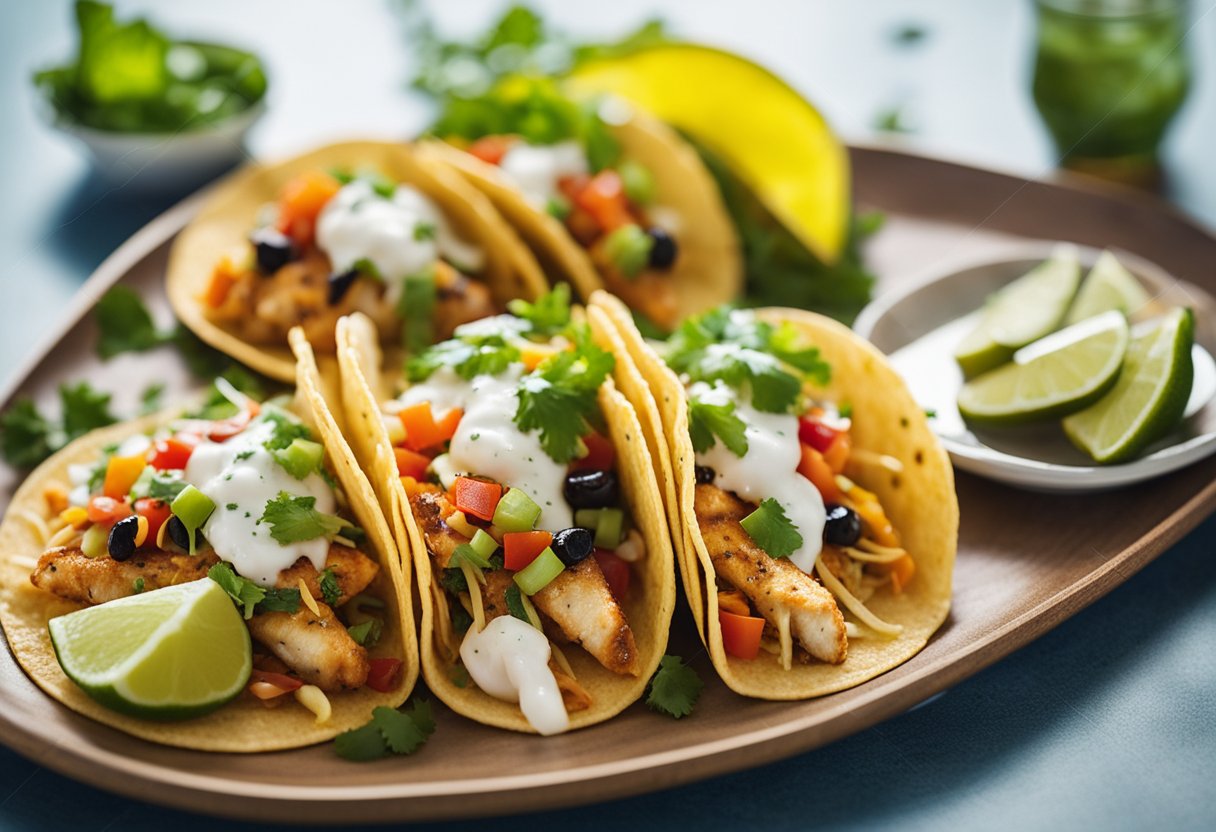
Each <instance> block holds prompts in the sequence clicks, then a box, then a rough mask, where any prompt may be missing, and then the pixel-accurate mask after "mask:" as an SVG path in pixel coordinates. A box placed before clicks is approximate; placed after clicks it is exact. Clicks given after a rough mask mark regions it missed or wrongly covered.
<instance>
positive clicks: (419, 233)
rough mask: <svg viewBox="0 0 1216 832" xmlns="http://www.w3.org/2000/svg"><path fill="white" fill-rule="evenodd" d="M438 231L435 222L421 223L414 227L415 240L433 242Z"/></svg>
mask: <svg viewBox="0 0 1216 832" xmlns="http://www.w3.org/2000/svg"><path fill="white" fill-rule="evenodd" d="M438 230H439V229H438V228H436V226H435V223H433V222H420V223H418V224H416V225H415V226H414V240H416V241H417V242H422V241H423V240H433V239H435V233H436V232H437V231H438Z"/></svg>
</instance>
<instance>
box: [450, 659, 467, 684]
mask: <svg viewBox="0 0 1216 832" xmlns="http://www.w3.org/2000/svg"><path fill="white" fill-rule="evenodd" d="M449 678H450V679H451V680H452V684H453V685H455V686H456V687H458V688H460V689H461V690H464V689H465V688H467V687H468V686H469V671H468V670H467V669H466V668H465V666H464V665H462V664H458V665H456V666H455V667H453V668H452V672H451V674H450V675H449Z"/></svg>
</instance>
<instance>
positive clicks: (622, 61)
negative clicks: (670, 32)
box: [568, 44, 850, 263]
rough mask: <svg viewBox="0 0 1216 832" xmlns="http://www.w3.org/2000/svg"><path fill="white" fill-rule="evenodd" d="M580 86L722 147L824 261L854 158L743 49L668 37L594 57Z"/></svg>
mask: <svg viewBox="0 0 1216 832" xmlns="http://www.w3.org/2000/svg"><path fill="white" fill-rule="evenodd" d="M568 84H569V86H570V88H571V89H572V91H574V92H575V93H612V94H615V95H619V96H620V97H622V98H624V99H627V100H629V101H632V102H633V103H634V104H636V105H637V106H638V107H640V108H641V109H643V110H645V111H647V112H649V113H650V114H651V115H653V116H655V118H658V119H660V120H662V121H665V122H667V123H668V124H670V125H672V126H673V127H675V128H677V129H679V130H683V131H684V132H686V133H688V134H689V135H690V136H692V137H693V138H694V139H696V140H697V141H698V142H699V143H701V144H703V145H705V146H706V147H707V148H708V149H709V150H711V151H712V152H713V153H715V154H716V155H717V156H720V157H721V158H722V159H723V160H724V161H725V162H726V163H727V165H729V166H730V168H731V170H732V171H733V172H734V173H735V174H736V175H738V176H739V178H740V179H742V180H743V181H744V182H745V183H747V185H748V186H749V187H750V188H751V189H752V190H754V191H755V192H756V194H757V196H758V197H759V198H760V200H761V201H762V202H763V203H764V205H765V206H766V207H767V208H768V209H769V211H771V212H772V214H773V216H775V217H776V218H777V219H778V220H780V221H781V224H782V225H784V226H785V227H786V228H788V229H789V230H790V231H791V232H792V233H793V234H794V236H795V237H797V238H798V239H799V241H800V242H801V243H802V244H803V245H805V246H806V247H807V248H808V249H810V250H811V252H812V253H813V254H815V255H816V256H818V257H819V259H820V260H822V261H824V262H825V263H834V262H835V261H836V260H837V259H838V258H839V257H840V253H841V251H842V250H843V248H844V244H845V241H846V239H847V236H848V229H849V202H850V197H849V157H848V154H847V153H846V152H845V149H844V145H843V144H841V142H840V140H839V139H837V138H836V136H835V135H834V134H833V133H832V131H831V128H829V127H828V124H827V122H826V121H825V120H824V118H823V116H822V115H821V114H820V113H819V111H818V110H816V109H815V108H814V106H812V105H811V104H810V103H809V102H808V101H807V100H806V99H805V98H803V97H802V96H801V95H799V94H798V92H797V91H796V90H794V88H793V87H791V86H789V85H788V84H786V83H785V82H784V81H782V80H781V79H780V78H778V77H777V76H776V75H773V74H772V73H771V72H769V71H768V70H767V69H764V68H763V67H761V66H757V65H756V64H754V63H752V62H751V61H748V60H746V59H744V58H741V57H739V56H738V55H732V54H731V53H729V52H723V51H721V50H719V49H712V48H709V47H705V46H696V45H693V44H669V45H663V46H656V47H653V48H650V49H643V50H641V51H638V52H634V53H632V54H629V55H625V56H621V57H612V58H605V59H601V60H595V61H589V62H587V63H586V64H583V65H582V66H580V67H578V68H577V69H576V70H575V71H574V73H573V75H572V76H571V78H570V80H569V82H568Z"/></svg>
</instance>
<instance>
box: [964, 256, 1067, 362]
mask: <svg viewBox="0 0 1216 832" xmlns="http://www.w3.org/2000/svg"><path fill="white" fill-rule="evenodd" d="M1080 279H1081V264H1080V263H1079V262H1078V261H1077V252H1076V249H1074V248H1072V247H1071V246H1060V247H1059V248H1057V249H1056V251H1055V253H1054V254H1052V256H1051V258H1050V259H1048V260H1044V261H1043V262H1042V263H1040V264H1039V265H1038V266H1035V267H1034V268H1033V269H1031V270H1030V271H1029V272H1027V273H1026V274H1024V275H1022V276H1021V277H1019V278H1018V279H1017V280H1015V281H1013V282H1012V283H1010V284H1009V285H1008V286H1006V287H1004V288H1003V289H1001V290H1000V291H999V292H997V293H996V294H994V295H992V297H990V298H989V299H988V303H987V304H986V305H985V306H984V311H983V313H982V314H981V316H980V321H979V323H978V324H977V325H976V328H975V329H974V330H972V331H971V332H970V333H969V334H968V335H967V337H966V338H964V339H963V341H962V343H960V344H959V345H958V347H956V348H955V350H954V360H955V361H957V362H958V365H959V367H961V368H962V370H963V375H964V376H966V377H967V378H971V377H972V376H976V375H979V374H980V373H983V372H986V371H988V370H991V369H992V368H993V367H999V366H1000V365H1002V364H1004V363H1005V362H1007V361H1008V360H1009V359H1010V358H1012V357H1013V353H1014V352H1015V351H1016V350H1018V349H1020V348H1021V347H1024V346H1026V345H1027V344H1029V343H1031V342H1032V341H1037V340H1039V339H1040V338H1042V337H1043V336H1045V335H1048V334H1050V333H1051V332H1053V331H1055V329H1056V328H1057V327H1058V326H1059V325H1060V324H1061V323H1062V322H1063V320H1064V314H1065V313H1066V312H1067V311H1068V305H1069V303H1071V302H1072V297H1073V295H1074V294H1076V291H1077V283H1078V282H1080Z"/></svg>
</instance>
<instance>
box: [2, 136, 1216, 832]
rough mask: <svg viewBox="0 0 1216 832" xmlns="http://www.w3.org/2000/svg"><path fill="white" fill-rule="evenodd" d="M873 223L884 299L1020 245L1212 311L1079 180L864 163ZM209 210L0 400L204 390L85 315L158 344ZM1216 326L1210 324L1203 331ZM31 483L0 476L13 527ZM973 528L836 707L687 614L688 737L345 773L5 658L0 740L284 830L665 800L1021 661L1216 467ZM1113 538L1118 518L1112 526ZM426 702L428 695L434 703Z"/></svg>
mask: <svg viewBox="0 0 1216 832" xmlns="http://www.w3.org/2000/svg"><path fill="white" fill-rule="evenodd" d="M852 153H853V163H854V170H855V177H856V189H857V197H858V201H859V203H860V204H861V205H862V206H863V207H865V208H875V209H879V210H882V211H884V212H886V214H887V223H886V226H885V227H884V228H883V230H882V231H881V232H880V233H879V234H878V235H877V236H876V238H875V239H874V240H873V241H872V243H871V245H870V249H869V255H870V261H871V263H872V265H873V266H874V267H875V269H876V271H878V273H879V274H882V275H883V281H882V283H881V284H880V286H879V291H880V292H881V291H883V290H885V289H887V288H890V287H892V286H895V285H898V284H899V283H901V282H902V281H907V280H915V279H918V278H919V277H921V276H923V275H925V274H929V273H932V272H941V271H943V270H945V269H946V268H947V267H948V266H949V264H950V263H951V262H954V261H958V262H965V261H968V260H971V261H974V260H977V259H979V258H981V257H989V256H990V257H993V258H996V257H999V256H1001V255H1002V254H1003V253H1004V252H1005V251H1007V250H1008V249H1010V248H1014V247H1016V246H1018V245H1020V244H1024V243H1025V241H1026V240H1027V239H1066V240H1073V241H1075V242H1078V243H1083V244H1087V245H1093V246H1104V245H1112V246H1118V247H1120V248H1121V249H1123V250H1126V251H1130V252H1132V253H1134V254H1138V255H1140V256H1141V257H1144V258H1146V259H1148V260H1151V261H1153V262H1155V263H1156V264H1157V265H1158V266H1160V267H1162V268H1163V269H1165V270H1166V271H1168V272H1171V273H1172V274H1174V275H1176V276H1177V277H1179V278H1181V279H1184V280H1187V281H1191V282H1193V283H1196V284H1198V285H1200V286H1202V287H1204V288H1205V289H1207V290H1208V291H1209V292H1212V291H1216V273H1213V272H1212V271H1211V263H1213V262H1216V240H1213V238H1212V237H1210V236H1209V235H1207V234H1206V233H1205V232H1203V231H1202V230H1200V229H1199V228H1198V227H1197V226H1195V225H1194V224H1192V223H1191V222H1189V221H1188V220H1186V219H1185V218H1183V217H1182V216H1181V215H1179V214H1177V213H1176V212H1175V211H1173V210H1172V209H1170V208H1168V207H1166V206H1164V204H1161V203H1157V202H1156V201H1154V200H1152V199H1149V198H1145V197H1141V196H1139V195H1132V194H1130V193H1123V192H1119V191H1114V190H1110V189H1106V188H1101V187H1098V186H1093V185H1088V184H1085V183H1082V182H1080V181H1070V182H1065V181H1058V182H1026V181H1024V180H1021V179H1018V178H1016V177H1012V176H1008V175H1004V174H1000V173H994V172H990V171H983V170H978V169H975V168H969V167H964V166H962V165H957V164H952V163H949V162H945V161H940V160H934V159H928V158H924V157H918V156H911V155H908V154H904V153H900V152H895V151H891V150H885V149H864V148H855V149H854V150H853V151H852ZM199 204H200V198H199V197H193V198H191V199H189V200H187V201H186V202H184V203H182V204H180V205H178V206H177V207H176V208H174V209H172V210H170V211H169V212H168V213H166V214H165V215H163V216H161V217H160V218H158V219H157V220H155V221H154V222H152V223H151V224H150V225H149V226H148V227H146V228H145V229H144V230H143V231H141V232H140V233H139V234H137V235H135V236H134V237H133V238H132V239H131V240H129V241H128V242H127V243H126V244H124V245H123V246H122V247H121V248H120V249H118V251H116V252H115V253H114V254H113V255H112V256H111V257H110V258H109V259H108V260H107V261H106V262H105V263H104V264H102V266H101V267H100V268H99V269H98V271H97V273H96V274H95V275H94V276H93V277H92V278H91V279H90V281H89V282H88V283H87V284H86V285H85V286H84V288H83V289H82V290H81V292H80V294H79V296H78V297H77V299H76V302H75V303H74V304H73V306H72V307H71V308H70V309H69V310H68V313H67V314H66V315H65V319H64V323H63V325H62V327H61V328H59V329H58V330H57V331H55V332H52V333H50V334H49V335H48V337H47V340H46V342H45V343H44V344H43V345H42V347H41V349H39V350H36V351H35V352H34V353H33V354H32V355H31V357H30V358H29V359H28V361H27V363H26V365H25V367H24V369H23V370H22V371H21V372H20V373H18V374H17V376H16V378H15V381H14V382H13V383H12V384H11V385H9V386H8V388H7V389H5V390H4V391H3V392H2V393H0V402H5V403H7V402H8V401H9V400H11V399H12V398H13V396H15V395H32V396H34V397H35V398H36V399H38V400H39V401H40V402H44V403H50V402H52V401H53V399H54V396H55V388H56V386H57V385H58V384H59V383H60V382H61V381H71V380H75V379H77V378H86V377H87V378H89V380H90V381H91V382H92V383H93V384H94V385H95V386H97V387H99V388H101V389H104V390H109V391H114V392H115V396H114V403H113V405H114V410H115V412H116V413H120V414H122V413H134V412H135V410H136V408H137V402H138V396H139V392H140V391H141V390H142V389H143V387H144V386H145V385H146V384H147V383H149V382H150V381H163V382H165V383H166V385H167V390H166V401H171V400H172V397H173V396H174V395H176V394H179V393H184V392H186V391H187V390H188V389H189V388H190V386H191V385H192V384H193V383H194V382H193V381H192V380H191V378H190V376H189V375H188V374H187V373H186V372H185V371H184V369H183V368H182V366H181V363H180V358H179V357H178V355H177V354H176V352H175V351H174V350H172V349H170V348H164V349H160V350H156V351H153V352H149V353H143V354H139V355H124V356H120V357H118V358H116V359H114V360H112V361H111V362H109V363H108V364H103V363H101V362H100V361H99V360H98V359H97V358H96V357H95V355H94V353H93V345H94V343H95V339H96V330H95V328H94V325H93V323H92V321H91V319H90V316H89V315H88V314H87V313H88V311H89V310H90V309H91V308H92V306H93V305H94V304H95V303H96V300H97V298H98V297H100V295H101V294H102V293H103V292H104V291H105V290H106V289H107V288H108V287H109V286H111V285H113V284H115V283H123V284H124V285H128V286H131V287H132V288H134V289H136V290H137V291H139V292H140V293H141V294H142V295H143V296H144V297H145V299H146V300H147V301H148V303H149V306H150V307H152V308H153V310H154V314H155V315H156V316H157V318H158V320H159V321H160V322H161V323H162V324H166V325H167V324H168V323H169V320H170V315H169V312H168V307H167V304H166V302H165V297H164V290H163V276H164V267H165V262H166V258H167V253H168V247H169V244H170V242H171V241H172V239H173V237H174V235H175V234H176V233H177V232H178V231H179V230H180V229H181V227H182V226H183V225H184V223H185V222H186V221H187V220H188V219H189V218H190V217H191V216H192V215H193V213H194V212H195V211H197V209H198V205H199ZM1209 323H1210V322H1209ZM18 482H19V479H18V475H17V473H16V472H14V471H12V470H9V469H7V468H4V467H2V466H0V508H2V507H3V506H4V505H6V504H7V502H8V499H9V497H10V496H11V494H12V492H13V490H14V489H15V487H16V485H17V483H18ZM958 492H959V501H960V505H961V509H962V529H961V536H960V542H959V554H958V564H957V569H956V572H955V581H954V584H955V593H954V605H953V609H952V612H951V615H950V618H949V619H948V620H947V621H946V623H945V625H944V626H943V627H942V629H941V630H940V631H939V632H938V633H937V634H936V636H935V637H934V638H933V640H932V641H930V643H929V645H928V646H927V647H926V648H925V650H924V651H923V652H921V653H920V654H918V655H917V656H916V657H915V658H913V659H912V660H911V661H909V662H907V663H906V664H904V665H902V666H901V667H899V668H897V669H895V670H893V671H891V672H889V673H886V674H884V675H883V676H880V677H878V678H876V679H874V680H872V681H870V682H867V683H866V684H864V685H861V686H860V687H857V688H854V689H852V690H849V691H845V692H842V693H838V694H834V695H832V696H828V697H824V698H822V699H817V700H812V701H808V702H798V703H772V702H759V701H752V700H747V699H743V698H741V697H738V696H736V695H734V694H732V693H731V692H730V691H728V690H727V689H726V688H725V686H723V685H722V684H721V683H719V682H718V681H717V680H716V678H715V677H714V675H713V671H712V668H711V666H710V664H709V662H708V660H707V657H706V656H705V655H704V652H703V649H702V648H701V646H700V644H699V643H698V642H697V640H696V637H695V634H694V633H693V628H692V624H691V620H690V619H689V618H688V616H687V614H686V613H684V612H683V611H682V610H681V611H679V612H678V613H677V617H676V622H675V625H674V631H673V633H672V644H671V647H670V648H669V652H672V653H677V654H680V655H682V656H684V657H685V658H688V659H691V663H692V666H693V667H694V668H695V669H696V670H697V671H698V672H699V673H700V675H701V676H702V677H703V678H704V679H705V680H706V682H707V685H706V689H705V692H704V694H703V695H702V697H701V700H700V702H699V703H698V705H697V708H696V711H695V712H694V714H693V715H692V716H690V717H688V718H685V719H682V720H679V721H675V720H671V719H668V718H667V717H664V716H660V715H658V714H655V713H653V712H651V711H649V710H648V709H647V708H646V707H645V705H642V704H640V703H639V704H636V705H634V706H633V707H631V708H629V709H628V710H627V711H626V712H625V713H623V714H622V715H621V716H620V717H619V718H617V719H614V720H612V721H610V722H608V723H607V724H604V725H601V726H597V727H595V728H591V729H587V730H584V731H579V732H576V733H573V734H568V735H565V736H560V737H554V738H549V739H540V738H536V737H530V736H522V735H517V734H512V733H507V732H500V731H496V730H493V729H489V728H484V727H482V726H480V725H476V724H473V723H471V722H468V721H465V720H462V719H460V718H458V717H456V716H455V715H453V714H451V713H449V712H447V711H445V710H444V709H443V708H442V707H437V708H436V710H437V712H438V713H437V716H438V730H437V731H436V733H435V735H434V736H433V737H432V738H431V741H430V742H429V743H428V744H427V746H426V747H425V748H424V749H422V750H421V751H420V752H419V753H417V754H415V755H414V756H412V757H408V758H397V759H389V760H384V761H380V762H376V763H370V764H354V763H348V762H345V761H344V760H341V759H339V758H338V757H336V756H335V755H334V754H333V752H332V750H331V748H330V747H329V746H320V747H315V748H309V749H304V750H301V751H292V752H281V753H274V754H265V755H251V756H240V755H222V754H207V753H199V752H189V751H181V750H177V749H172V748H165V747H160V746H156V745H152V744H149V743H146V742H143V741H140V740H136V739H133V738H131V737H128V736H126V735H123V734H120V733H118V732H116V731H113V730H111V729H108V728H105V727H103V726H101V725H98V724H96V723H93V722H91V721H89V720H87V719H84V718H82V717H79V716H77V715H75V714H74V713H71V712H70V711H68V710H67V709H65V708H63V707H61V706H60V705H58V704H57V703H56V702H54V701H52V700H50V699H49V698H47V697H46V696H45V695H44V694H42V693H41V692H40V691H39V690H38V689H37V688H36V687H34V685H33V684H32V683H31V682H30V681H29V680H28V679H27V678H26V677H25V675H24V674H23V673H22V672H21V670H20V669H19V668H18V666H17V664H16V662H15V661H14V660H13V657H12V655H11V653H9V652H8V650H7V649H5V650H4V651H3V652H0V702H3V703H4V704H3V707H0V741H2V742H4V743H5V744H6V745H9V746H11V747H12V748H14V749H16V750H17V751H19V752H20V753H22V754H24V755H26V756H28V757H29V758H31V759H32V760H34V761H36V762H38V763H39V764H41V765H44V766H46V767H47V768H51V769H54V770H56V771H59V772H62V773H64V774H66V775H68V776H70V777H74V778H76V779H79V780H82V781H85V782H88V783H91V784H93V785H96V786H99V787H101V788H104V789H109V790H111V791H114V792H118V793H122V794H125V795H129V796H131V797H135V798H138V799H141V800H150V801H153V802H156V803H162V804H166V805H171V806H176V807H180V808H186V809H192V810H196V811H200V812H207V813H211V814H218V815H226V816H233V817H243V818H250V819H265V820H275V821H279V822H305V823H307V822H311V823H320V822H347V823H350V822H357V821H389V820H396V821H406V820H422V819H428V818H457V817H465V818H467V817H473V816H478V815H487V814H502V813H509V812H518V811H525V810H533V809H541V808H554V807H559V806H567V805H573V804H581V803H593V802H598V801H602V800H606V799H609V798H614V797H620V796H623V795H628V794H637V793H640V792H646V791H653V790H657V789H662V788H666V787H670V786H675V785H677V784H681V783H686V782H689V781H692V780H696V779H700V778H704V777H709V776H712V775H716V774H722V773H725V772H729V771H732V770H736V769H740V768H746V767H750V766H755V765H759V764H761V763H765V762H769V761H772V760H776V759H779V758H781V757H785V756H789V755H791V754H794V753H797V752H801V751H806V750H808V749H811V748H815V747H817V746H820V745H823V744H825V743H828V742H831V741H832V740H835V739H837V738H839V737H842V736H845V735H847V734H849V733H852V732H855V731H859V730H861V729H863V728H866V727H868V726H871V725H874V724H875V723H877V722H880V721H882V720H884V719H886V718H888V717H891V716H893V715H895V714H898V713H900V712H902V711H904V710H906V709H908V708H910V707H912V706H913V705H915V704H916V703H918V702H921V701H923V700H925V699H927V698H928V697H930V696H932V695H934V694H935V693H937V692H939V691H942V690H944V689H946V688H949V687H950V686H951V685H953V684H955V683H956V682H958V681H960V680H962V679H964V678H966V677H967V676H969V675H971V674H973V673H975V672H976V671H978V670H979V669H981V668H983V667H984V666H986V665H988V664H990V663H992V662H994V661H997V660H998V659H1000V658H1001V657H1002V656H1005V655H1007V654H1009V653H1010V652H1012V651H1014V650H1016V649H1017V648H1019V647H1020V646H1022V645H1024V644H1026V643H1027V642H1029V641H1031V640H1032V639H1034V638H1036V637H1037V636H1039V635H1041V634H1042V633H1044V632H1046V631H1047V630H1049V629H1051V628H1052V627H1054V626H1055V625H1057V624H1059V623H1060V622H1061V621H1063V620H1064V619H1066V618H1067V617H1069V616H1070V615H1072V614H1074V613H1075V612H1077V611H1078V610H1080V609H1081V608H1083V607H1084V606H1085V605H1087V604H1089V603H1090V602H1092V601H1094V600H1095V599H1097V598H1099V597H1100V596H1102V595H1103V594H1104V593H1106V592H1108V591H1109V590H1110V589H1112V588H1113V587H1115V586H1117V585H1118V584H1120V583H1122V582H1123V581H1125V580H1127V579H1128V578H1130V577H1131V576H1132V575H1133V574H1134V573H1135V572H1136V571H1137V570H1138V569H1139V568H1140V567H1142V566H1143V565H1144V564H1145V563H1147V562H1148V561H1150V560H1151V559H1152V558H1154V557H1155V556H1157V555H1158V554H1160V553H1161V552H1162V551H1163V550H1164V549H1165V548H1167V547H1168V546H1169V545H1170V544H1171V543H1173V542H1174V541H1176V540H1178V539H1179V538H1180V537H1181V536H1182V535H1184V534H1185V533H1186V532H1187V531H1189V530H1190V529H1191V528H1193V527H1194V526H1195V525H1196V524H1197V523H1198V522H1199V521H1200V520H1201V519H1203V518H1204V517H1205V516H1207V514H1209V513H1210V512H1211V511H1212V510H1213V508H1214V507H1216V460H1208V461H1205V462H1201V463H1198V464H1196V465H1193V466H1191V467H1189V468H1187V469H1184V470H1182V471H1179V472H1176V473H1174V474H1172V475H1170V476H1168V477H1166V478H1164V479H1161V480H1158V481H1156V482H1154V484H1153V488H1152V495H1153V496H1152V499H1151V500H1146V499H1144V491H1143V490H1141V489H1124V490H1121V491H1113V492H1109V493H1104V494H1097V495H1088V496H1075V497H1064V496H1051V495H1045V494H1035V493H1029V492H1022V491H1017V490H1013V489H1011V488H1008V487H1005V486H1002V485H999V484H996V483H993V482H988V481H986V480H982V479H978V478H976V477H973V476H970V475H967V474H960V475H959V478H958ZM1112 518H1118V520H1117V522H1112V521H1111V519H1112ZM424 695H425V694H424Z"/></svg>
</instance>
